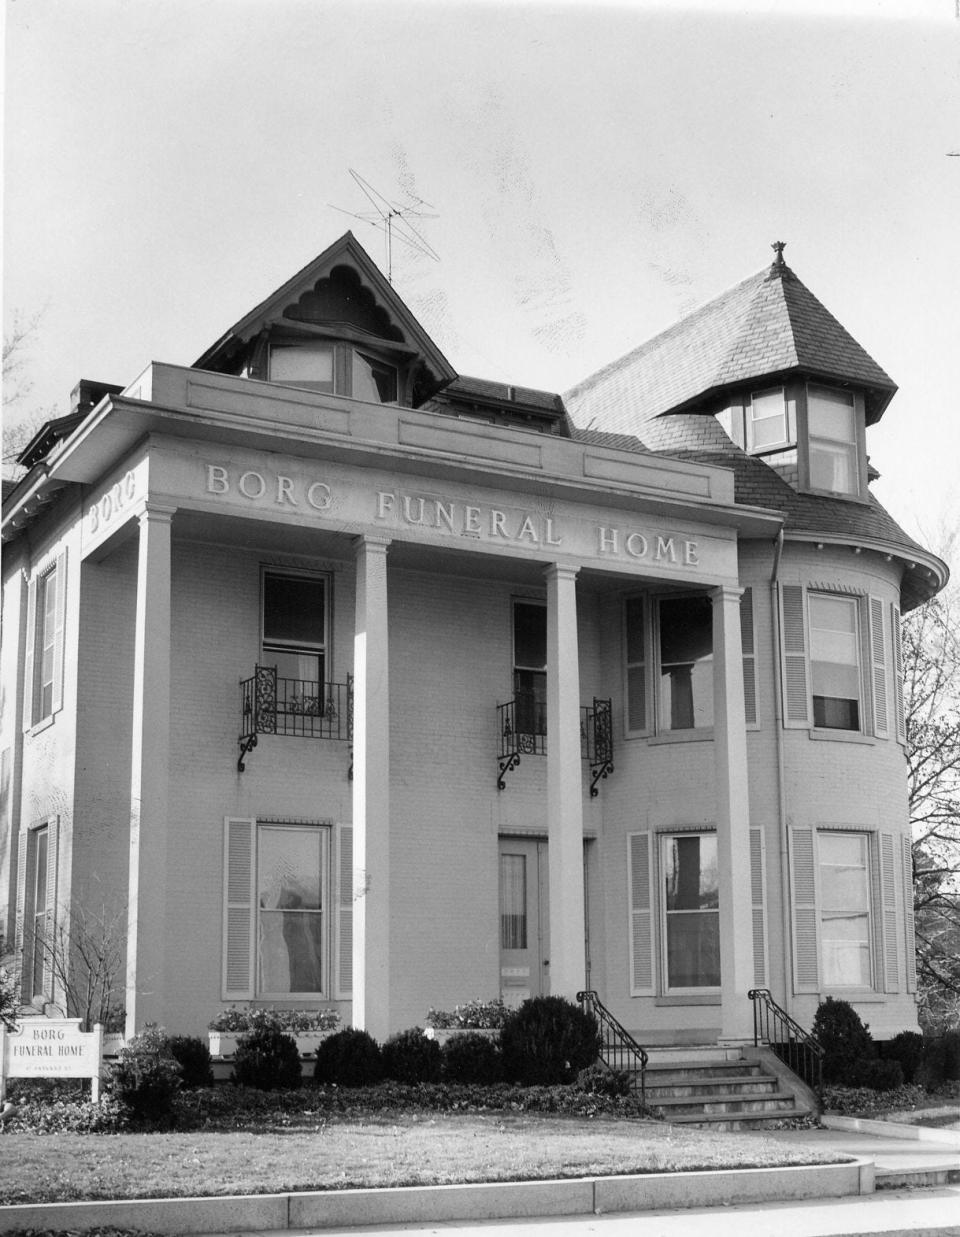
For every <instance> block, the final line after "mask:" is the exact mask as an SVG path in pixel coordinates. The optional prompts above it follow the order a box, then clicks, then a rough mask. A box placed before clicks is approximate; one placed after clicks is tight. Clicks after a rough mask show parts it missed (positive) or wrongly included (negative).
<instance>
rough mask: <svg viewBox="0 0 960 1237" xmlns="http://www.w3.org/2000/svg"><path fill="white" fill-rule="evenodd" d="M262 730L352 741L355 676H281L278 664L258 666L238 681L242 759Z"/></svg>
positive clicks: (301, 737) (310, 737) (239, 764)
mask: <svg viewBox="0 0 960 1237" xmlns="http://www.w3.org/2000/svg"><path fill="white" fill-rule="evenodd" d="M261 734H278V735H291V736H293V737H295V738H300V739H334V740H340V741H342V742H346V743H352V742H353V675H350V674H348V675H347V681H346V682H345V683H312V682H311V681H310V680H309V679H283V678H280V677H279V676H278V675H277V667H276V666H257V667H255V669H254V672H253V675H252V676H251V677H250V678H249V679H243V680H241V682H240V739H239V743H240V759H239V761H238V762H237V768H238V769H239V771H240V772H241V773H242V772H243V769H244V757H245V756H246V754H247V753H248V752H249V751H250V750H251V749H252V748H254V747H256V746H257V736H258V735H261Z"/></svg>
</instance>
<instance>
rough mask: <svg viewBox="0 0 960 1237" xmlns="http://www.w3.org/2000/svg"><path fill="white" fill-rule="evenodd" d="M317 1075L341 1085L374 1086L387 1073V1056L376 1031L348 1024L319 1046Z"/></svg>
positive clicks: (315, 1071) (315, 1070) (320, 1080)
mask: <svg viewBox="0 0 960 1237" xmlns="http://www.w3.org/2000/svg"><path fill="white" fill-rule="evenodd" d="M313 1076H314V1078H315V1079H316V1081H317V1082H321V1083H330V1084H331V1085H334V1086H338V1087H371V1086H373V1085H374V1084H375V1083H378V1082H379V1081H380V1079H381V1078H382V1077H383V1057H382V1054H381V1052H380V1046H379V1044H378V1043H377V1041H376V1040H375V1039H374V1038H373V1036H372V1035H369V1034H368V1033H367V1032H366V1031H358V1030H357V1029H356V1028H355V1027H346V1028H345V1029H344V1030H343V1031H338V1032H337V1033H336V1035H331V1036H330V1038H329V1039H325V1040H324V1041H323V1042H322V1043H321V1044H320V1045H319V1047H318V1048H317V1063H316V1066H315V1067H314V1071H313Z"/></svg>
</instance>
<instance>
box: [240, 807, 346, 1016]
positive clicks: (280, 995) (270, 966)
mask: <svg viewBox="0 0 960 1237" xmlns="http://www.w3.org/2000/svg"><path fill="white" fill-rule="evenodd" d="M350 836H351V831H350V829H349V826H345V825H344V826H337V827H334V826H333V825H331V824H323V823H314V824H311V823H301V822H299V821H286V820H273V819H271V820H250V819H246V818H243V819H241V818H228V819H227V820H226V822H225V833H224V938H223V940H224V943H223V974H224V979H223V996H224V998H226V999H244V1000H249V999H260V998H263V999H265V1000H285V999H288V998H294V997H299V998H320V997H331V996H334V995H337V991H338V990H340V989H343V988H345V987H346V988H348V987H349V968H350V950H351V939H352V938H351V934H350V928H351V924H352V895H351V873H352V857H351V850H350ZM334 847H336V860H335V861H334V860H332V858H331V850H332V849H333V848H334ZM334 871H336V872H337V873H338V885H339V893H338V894H337V892H336V891H335V890H334V889H333V883H334V882H333V878H332V873H333V872H334ZM335 897H336V898H337V903H336V905H337V913H336V914H332V913H331V907H332V906H334V905H335V903H334V899H335ZM344 913H345V916H346V918H344ZM334 938H336V939H334ZM335 969H336V971H337V974H336V976H335V975H334V974H333V972H334V970H335Z"/></svg>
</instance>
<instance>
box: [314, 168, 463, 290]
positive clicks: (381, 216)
mask: <svg viewBox="0 0 960 1237" xmlns="http://www.w3.org/2000/svg"><path fill="white" fill-rule="evenodd" d="M348 171H349V172H350V175H351V176H352V177H353V179H354V181H355V183H356V184H357V185H358V186H359V188H360V190H361V192H362V193H363V195H364V197H366V198H367V200H368V201H369V202H370V204H371V206H372V207H373V209H374V211H375V212H376V213H375V214H370V213H368V214H364V215H358V214H356V213H355V212H354V211H350V210H343V208H342V207H340V206H334V207H333V209H334V210H338V211H340V212H341V213H342V214H344V215H350V216H351V218H353V219H360V220H362V221H363V222H364V223H369V224H371V225H372V226H373V227H375V228H377V230H378V231H380V232H383V234H384V236H385V238H386V255H387V280H388V281H389V282H390V283H391V284H392V283H393V239H394V236H396V238H397V240H398V241H402V242H403V243H404V244H405V245H409V246H410V248H411V249H415V250H416V251H417V253H422V254H423V255H424V256H425V257H428V258H432V259H433V261H434V262H439V261H440V255H439V254H438V253H437V252H436V251H435V250H434V248H433V246H432V245H431V244H430V243H429V241H427V240H426V239H425V238H424V237H423V236H421V234H420V233H419V232H418V231H417V229H416V228H415V227H414V226H413V224H412V223H411V222H410V220H411V219H418V220H419V219H437V218H439V216H438V215H433V214H427V213H426V212H425V211H423V210H422V209H421V207H424V206H425V207H427V208H428V209H429V210H432V209H433V207H431V206H430V203H429V202H425V201H424V200H423V198H418V197H414V196H413V195H412V194H408V195H407V197H408V198H409V199H410V200H409V202H407V203H401V202H392V201H391V200H390V199H389V198H386V197H384V196H383V194H382V193H380V192H379V191H378V190H376V189H374V187H373V185H371V184H370V183H369V182H368V181H366V180H364V179H363V177H362V176H361V175H360V173H359V172H355V171H354V170H353V168H349V169H348ZM330 205H332V203H330Z"/></svg>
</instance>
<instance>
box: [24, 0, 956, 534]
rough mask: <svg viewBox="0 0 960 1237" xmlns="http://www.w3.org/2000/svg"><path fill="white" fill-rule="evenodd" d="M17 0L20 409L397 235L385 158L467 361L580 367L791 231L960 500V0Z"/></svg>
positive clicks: (918, 495)
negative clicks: (312, 266) (657, 1)
mask: <svg viewBox="0 0 960 1237" xmlns="http://www.w3.org/2000/svg"><path fill="white" fill-rule="evenodd" d="M3 11H4V16H5V49H4V52H5V54H4V60H5V80H6V86H5V92H4V100H3V102H4V118H3V138H4V150H3V189H4V193H3V208H4V209H3V282H2V288H3V318H4V335H5V338H6V337H9V334H10V331H11V330H12V329H13V327H14V324H15V321H16V320H17V318H18V316H19V321H20V322H21V323H22V322H30V321H32V320H33V319H35V318H36V319H37V325H36V328H35V330H34V331H33V333H32V335H31V336H30V338H29V340H28V341H27V345H26V346H25V347H24V348H22V349H21V350H20V354H19V355H20V359H21V360H22V361H23V369H22V371H21V373H22V379H23V378H25V379H27V380H28V381H29V382H30V383H31V384H32V386H31V389H30V391H29V394H28V396H27V398H25V399H21V400H20V401H18V402H17V403H16V404H15V405H13V406H12V407H11V408H10V409H9V410H8V411H7V415H8V416H10V417H11V418H12V419H13V420H16V419H17V418H18V417H19V416H22V415H23V414H24V412H27V413H29V412H30V411H35V410H36V409H38V408H42V409H49V410H52V412H53V414H54V415H57V414H60V415H62V414H63V413H65V412H66V411H68V410H69V394H70V390H71V388H72V387H73V386H74V385H75V384H76V383H77V381H78V380H79V379H80V378H81V377H82V378H89V379H93V380H97V381H103V382H116V383H119V384H127V383H130V382H132V381H133V380H134V378H135V377H136V376H137V375H138V374H139V373H140V371H141V370H142V369H143V368H144V367H145V366H146V365H147V364H149V363H150V362H151V361H166V362H170V363H173V364H183V365H189V364H191V363H192V362H193V361H195V360H196V359H197V357H198V356H200V355H201V353H203V352H204V351H205V349H206V348H207V347H208V346H209V345H210V344H212V343H213V342H214V341H215V340H216V339H217V338H219V336H220V335H221V334H223V332H224V331H225V330H226V329H227V328H228V327H230V326H231V325H232V324H233V323H234V322H235V321H237V319H239V318H240V317H241V316H242V315H243V314H245V313H246V312H247V310H249V309H250V308H252V307H253V306H254V305H255V304H257V303H258V302H259V301H260V300H262V299H263V298H264V297H265V296H267V295H268V294H269V293H271V292H272V291H273V290H274V289H275V288H277V287H278V286H279V285H280V284H282V283H283V282H285V280H286V279H287V278H289V277H290V276H291V275H292V274H294V273H295V272H296V271H298V270H299V269H300V268H301V267H302V266H304V265H306V264H307V263H308V262H309V261H311V260H312V259H313V258H314V257H315V256H316V255H317V254H318V253H320V252H321V251H322V250H323V249H325V248H326V247H327V245H329V244H330V243H331V242H332V241H333V240H335V239H336V238H337V237H338V236H340V235H341V234H342V233H343V232H344V231H346V230H347V229H348V228H349V229H351V230H352V231H353V232H354V234H355V235H356V236H357V238H358V239H359V240H360V241H361V243H362V244H364V245H365V246H366V248H367V250H368V252H369V253H370V254H371V256H372V257H373V258H374V259H375V260H376V261H377V262H378V263H379V264H380V265H381V267H383V268H384V269H385V268H386V262H387V255H386V246H385V242H384V237H383V235H382V232H381V231H380V230H379V228H378V227H377V226H375V223H374V219H376V218H377V216H376V214H375V212H374V210H373V206H372V203H371V201H370V200H369V198H368V197H367V196H366V194H365V193H364V191H363V188H362V186H361V184H360V183H358V181H357V180H356V179H355V178H354V177H353V176H352V175H351V172H356V173H358V174H359V176H360V177H362V178H363V181H364V182H365V184H366V185H368V186H370V187H372V189H373V190H375V191H376V192H377V193H378V194H380V195H383V198H384V199H385V200H387V201H388V202H390V203H393V204H394V205H396V206H399V207H401V208H404V209H406V208H408V207H410V206H411V205H413V204H415V203H418V205H417V210H418V211H419V216H418V217H414V216H411V215H408V216H407V218H408V220H409V221H410V222H412V223H413V224H414V225H415V226H416V228H417V229H418V231H419V233H420V234H421V235H422V236H423V238H424V239H425V240H426V241H427V242H428V245H429V247H430V248H431V249H432V251H433V252H434V253H435V255H436V258H434V257H433V256H430V254H429V253H424V252H419V251H417V250H415V249H412V248H410V247H408V246H406V245H403V244H401V243H400V242H399V241H395V242H394V245H393V252H392V271H391V274H392V278H393V282H394V285H395V287H396V289H397V291H398V292H399V293H400V295H401V296H402V297H403V299H404V300H405V301H406V303H407V304H408V306H409V307H410V309H411V310H412V311H413V312H414V314H415V315H416V316H417V318H418V319H419V320H420V322H421V323H422V325H423V326H424V327H425V328H426V330H427V331H428V332H429V333H430V334H431V336H432V337H433V339H434V340H435V342H436V343H437V344H438V346H439V347H440V348H441V350H442V351H443V352H444V354H445V355H446V356H447V358H448V360H449V361H450V362H451V364H452V365H453V366H454V368H455V369H456V370H457V371H458V372H459V373H462V374H469V375H474V376H480V377H486V378H492V379H498V380H501V381H504V382H510V383H514V384H517V385H524V386H533V387H539V388H542V389H546V390H550V391H557V392H563V391H564V390H566V389H567V388H569V387H570V386H572V385H573V384H574V383H576V382H577V381H578V380H580V379H581V378H584V377H586V376H587V375H588V374H591V373H592V372H594V371H595V370H596V369H598V368H600V367H601V366H602V365H604V364H606V363H607V362H609V361H611V360H614V359H616V358H617V357H618V356H621V355H622V354H623V353H625V352H627V351H629V350H630V349H632V348H633V347H635V346H636V345H637V344H639V343H641V342H642V341H643V340H645V339H647V338H649V337H650V336H652V335H654V334H656V333H657V332H659V331H661V330H663V329H665V328H666V327H668V326H669V325H671V323H673V322H675V321H676V320H677V318H679V317H680V316H682V315H683V314H684V313H687V312H689V311H690V310H691V309H693V308H695V307H696V306H697V305H700V304H702V303H703V302H705V301H707V300H709V299H711V298H712V297H714V296H716V295H718V294H719V293H721V292H723V291H725V290H726V289H727V288H729V287H731V286H732V285H733V284H735V283H738V282H739V281H740V280H742V279H745V278H747V277H748V276H750V275H752V274H754V273H755V272H756V271H758V270H761V269H762V268H764V267H765V266H767V265H768V264H769V263H770V262H771V261H772V256H773V255H772V252H771V249H770V245H771V244H772V242H774V241H786V242H787V248H786V251H785V257H786V260H787V262H788V264H789V265H790V266H791V267H792V269H793V270H794V271H795V272H796V274H797V275H798V276H799V277H800V279H801V280H802V281H803V282H804V283H805V284H806V286H807V287H808V288H809V289H810V291H811V292H813V293H814V295H815V296H817V297H818V298H819V299H820V300H821V301H822V302H823V303H824V304H825V305H826V307H827V308H828V309H829V310H830V311H831V312H832V313H833V314H834V315H835V316H836V317H837V318H839V320H840V321H841V322H842V323H843V324H844V325H845V326H846V327H847V329H848V330H849V331H850V332H851V334H852V335H853V336H854V338H855V339H857V340H858V342H859V343H861V344H862V345H863V347H865V348H866V350H867V351H868V352H869V353H870V354H871V356H873V357H874V359H875V360H876V361H878V363H879V364H880V365H881V366H882V367H883V368H884V369H885V370H886V371H887V373H889V374H890V375H891V377H892V378H893V379H894V381H895V382H897V383H898V385H899V387H900V391H899V393H898V394H897V396H896V397H895V398H894V400H893V402H892V404H891V405H890V407H889V408H888V410H887V412H886V414H885V416H884V419H883V421H882V422H881V423H880V425H879V426H877V427H875V428H873V429H871V430H870V431H869V434H868V450H869V452H870V455H871V460H872V462H873V464H874V465H875V466H876V467H877V468H878V469H879V471H880V473H881V479H880V481H878V482H877V483H875V485H874V492H875V493H876V494H877V496H878V497H879V498H880V500H881V502H883V503H884V504H885V505H886V506H887V507H888V509H890V510H891V512H892V513H893V514H894V516H895V517H896V518H897V519H898V520H899V521H900V523H901V524H902V525H903V526H904V527H905V528H906V529H907V531H909V532H911V533H913V534H914V535H919V536H921V537H922V538H923V539H924V540H926V541H927V542H928V543H933V544H934V545H935V543H936V540H937V536H938V529H939V527H940V526H941V525H942V524H943V523H944V522H946V523H947V524H950V523H956V521H957V520H958V519H960V487H958V482H957V480H956V476H957V472H958V457H960V416H958V407H957V404H958V394H957V392H958V388H960V382H958V379H960V372H958V371H960V0H832V2H831V3H829V4H828V3H825V2H823V3H819V2H817V0H809V2H806V3H800V2H799V0H795V2H792V0H778V2H774V0H768V2H766V3H764V2H763V0H743V2H741V3H734V2H733V0H729V2H726V0H713V2H712V3H711V2H704V3H700V4H698V5H694V4H692V3H691V4H688V3H686V2H685V0H674V2H673V3H670V4H664V5H661V6H659V7H658V6H655V5H653V4H650V3H643V2H641V0H633V2H630V3H627V2H623V3H619V4H603V3H590V2H588V0H580V2H579V3H572V2H571V3H546V2H542V3H541V2H535V0H526V2H525V0H512V2H509V3H508V2H507V0H496V2H494V0H471V2H468V3H457V2H456V0H449V2H446V3H439V2H426V0H423V2H420V3H407V2H406V0H392V2H388V3H374V2H370V3H366V2H364V0H4V10H3ZM950 152H958V154H957V157H952V156H951V154H950ZM357 216H361V217H360V218H358V217H357ZM378 222H379V221H378ZM437 258H438V259H439V260H436V259H437Z"/></svg>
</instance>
